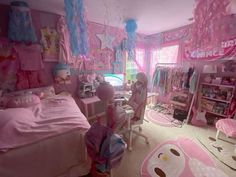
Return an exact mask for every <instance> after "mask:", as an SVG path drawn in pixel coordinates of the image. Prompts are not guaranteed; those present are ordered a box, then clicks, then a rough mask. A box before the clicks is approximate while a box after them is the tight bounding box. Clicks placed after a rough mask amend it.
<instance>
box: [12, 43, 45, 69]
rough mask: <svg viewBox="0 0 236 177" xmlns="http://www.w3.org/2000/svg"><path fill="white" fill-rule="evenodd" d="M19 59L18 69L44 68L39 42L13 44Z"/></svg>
mask: <svg viewBox="0 0 236 177" xmlns="http://www.w3.org/2000/svg"><path fill="white" fill-rule="evenodd" d="M15 50H16V52H17V54H18V58H19V61H20V69H21V70H24V71H38V70H41V69H43V68H44V65H43V62H42V48H41V45H39V44H32V45H24V44H20V45H17V46H15Z"/></svg>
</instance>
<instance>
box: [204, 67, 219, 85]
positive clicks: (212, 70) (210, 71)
mask: <svg viewBox="0 0 236 177" xmlns="http://www.w3.org/2000/svg"><path fill="white" fill-rule="evenodd" d="M202 73H203V74H209V75H208V76H206V77H205V78H204V81H205V82H207V83H211V82H212V81H213V79H214V75H213V74H216V73H217V66H216V65H211V64H208V65H204V66H203V70H202ZM214 82H216V84H220V82H221V78H215V79H214Z"/></svg>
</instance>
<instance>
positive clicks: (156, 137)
mask: <svg viewBox="0 0 236 177" xmlns="http://www.w3.org/2000/svg"><path fill="white" fill-rule="evenodd" d="M142 128H143V133H144V134H146V135H147V136H148V137H149V142H150V144H148V145H147V144H146V143H145V141H144V139H143V138H142V137H135V136H134V138H133V151H132V152H129V151H126V153H125V155H124V158H123V160H122V162H121V164H120V165H119V166H118V167H116V168H114V169H113V177H140V171H141V165H142V162H143V161H144V159H145V158H146V156H147V155H148V154H149V153H150V152H151V151H152V150H153V149H154V148H155V147H156V146H157V145H158V144H161V143H163V142H164V141H167V140H171V139H175V138H178V137H186V138H189V139H192V140H194V141H195V142H197V143H198V144H199V146H201V147H202V148H204V147H203V146H202V145H201V143H200V142H199V141H197V137H209V136H211V137H215V133H216V130H215V129H214V128H210V127H209V128H199V127H195V126H191V125H184V126H183V127H182V128H178V127H163V126H159V125H157V124H154V123H152V122H145V121H144V124H143V126H142ZM222 138H223V136H222ZM225 139H226V138H225ZM231 141H232V142H233V143H234V144H236V140H233V139H232V140H231ZM227 146H229V147H232V144H230V143H228V144H227ZM208 154H209V156H210V157H212V159H213V161H214V163H215V164H216V166H217V168H220V169H221V170H223V171H224V172H225V173H226V174H227V175H228V176H229V177H235V176H236V171H233V170H231V169H230V168H229V167H227V166H226V165H224V164H223V163H221V162H220V161H219V160H218V159H217V158H215V156H213V155H212V154H211V153H210V152H209V153H208Z"/></svg>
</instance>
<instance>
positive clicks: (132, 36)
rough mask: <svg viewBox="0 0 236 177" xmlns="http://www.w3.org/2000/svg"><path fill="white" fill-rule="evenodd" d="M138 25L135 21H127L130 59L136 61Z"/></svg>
mask: <svg viewBox="0 0 236 177" xmlns="http://www.w3.org/2000/svg"><path fill="white" fill-rule="evenodd" d="M137 27H138V26H137V23H136V21H135V20H134V19H129V20H126V22H125V30H126V32H127V36H128V39H127V46H126V48H127V50H128V59H134V55H135V53H134V50H135V44H136V30H137Z"/></svg>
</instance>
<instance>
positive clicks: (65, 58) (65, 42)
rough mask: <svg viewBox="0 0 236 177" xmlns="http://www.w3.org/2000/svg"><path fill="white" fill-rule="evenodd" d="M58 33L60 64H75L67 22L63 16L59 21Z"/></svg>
mask: <svg viewBox="0 0 236 177" xmlns="http://www.w3.org/2000/svg"><path fill="white" fill-rule="evenodd" d="M57 32H58V34H59V62H62V63H67V64H73V60H72V55H71V50H70V39H69V32H68V29H67V26H66V20H65V18H64V17H63V16H62V17H60V18H59V20H58V23H57Z"/></svg>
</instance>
